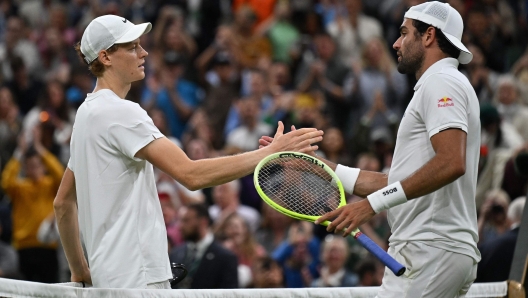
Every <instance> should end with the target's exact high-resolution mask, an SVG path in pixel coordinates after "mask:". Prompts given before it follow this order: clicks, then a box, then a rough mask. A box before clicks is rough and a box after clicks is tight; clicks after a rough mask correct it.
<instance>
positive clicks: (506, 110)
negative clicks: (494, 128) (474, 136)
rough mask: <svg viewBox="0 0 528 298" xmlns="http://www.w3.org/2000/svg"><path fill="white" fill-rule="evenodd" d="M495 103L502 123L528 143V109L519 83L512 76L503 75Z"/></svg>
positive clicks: (500, 78)
mask: <svg viewBox="0 0 528 298" xmlns="http://www.w3.org/2000/svg"><path fill="white" fill-rule="evenodd" d="M495 99H496V100H495V101H496V102H497V103H498V105H497V110H498V111H499V115H500V116H501V119H502V121H505V122H507V123H509V124H511V125H513V127H515V129H517V132H518V133H519V134H520V135H521V137H522V138H523V141H524V142H528V107H526V106H525V105H523V104H522V100H521V93H520V90H519V86H518V82H517V79H515V77H513V76H511V75H502V76H500V77H499V80H498V83H497V92H496V95H495Z"/></svg>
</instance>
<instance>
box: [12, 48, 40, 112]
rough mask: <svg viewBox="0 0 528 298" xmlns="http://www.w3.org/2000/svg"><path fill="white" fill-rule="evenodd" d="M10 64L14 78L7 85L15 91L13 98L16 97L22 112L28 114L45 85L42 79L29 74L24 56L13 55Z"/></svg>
mask: <svg viewBox="0 0 528 298" xmlns="http://www.w3.org/2000/svg"><path fill="white" fill-rule="evenodd" d="M4 65H5V64H4ZM9 66H10V69H11V70H12V72H13V78H12V79H11V80H8V81H7V84H6V86H7V87H8V88H9V89H10V90H11V92H12V93H13V98H15V100H16V102H15V103H16V104H17V106H18V107H19V108H20V113H21V114H22V115H26V114H27V113H28V112H29V110H31V109H32V108H33V107H34V106H35V105H36V103H37V99H38V98H39V96H40V92H41V90H42V89H43V88H44V86H43V85H42V83H41V82H40V81H38V80H35V79H34V78H32V77H31V76H30V75H29V73H28V70H27V68H26V65H25V62H24V60H23V59H22V58H20V57H18V56H15V57H12V58H11V59H9Z"/></svg>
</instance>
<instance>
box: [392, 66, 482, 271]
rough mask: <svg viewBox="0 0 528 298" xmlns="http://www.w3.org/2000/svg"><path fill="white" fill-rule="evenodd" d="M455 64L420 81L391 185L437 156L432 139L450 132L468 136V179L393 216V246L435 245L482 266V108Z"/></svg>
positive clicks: (403, 126)
mask: <svg viewBox="0 0 528 298" xmlns="http://www.w3.org/2000/svg"><path fill="white" fill-rule="evenodd" d="M457 66H458V62H457V60H455V59H453V58H445V59H442V60H440V61H438V62H436V63H435V64H433V65H432V66H430V67H429V68H428V69H427V70H426V71H425V73H424V74H423V75H422V76H421V78H420V79H419V80H418V83H417V84H416V86H415V92H414V96H413V98H412V100H411V102H410V103H409V106H408V107H407V110H406V111H405V114H404V116H403V119H402V121H401V124H400V127H399V129H398V137H397V140H396V148H395V152H394V158H393V163H392V166H391V169H390V172H389V180H388V183H389V184H392V183H394V182H396V181H402V180H404V179H405V178H407V177H409V176H410V175H411V174H412V173H414V172H416V171H417V170H418V169H419V168H421V167H422V166H423V165H425V164H426V163H427V162H428V161H429V160H431V159H432V158H433V157H434V156H435V152H434V150H433V146H432V144H431V140H430V138H431V137H433V136H434V135H435V134H437V133H439V132H441V131H442V130H444V129H448V128H457V129H461V130H463V131H465V132H466V133H467V140H466V173H465V174H464V175H463V176H461V177H460V178H458V179H457V180H455V181H453V182H452V183H450V184H448V185H446V186H444V187H442V188H440V189H439V190H437V191H434V192H432V193H430V194H428V195H425V196H423V197H419V198H416V199H413V200H410V201H408V202H407V203H405V204H402V205H399V206H396V207H393V208H391V209H389V210H388V213H387V217H388V221H389V225H390V226H391V230H392V236H391V237H390V239H389V241H390V242H391V245H395V244H397V243H398V242H406V241H429V243H430V244H429V245H431V246H434V247H437V248H441V249H444V250H447V251H451V252H457V253H460V254H466V255H468V256H470V257H472V258H473V259H475V260H476V261H478V260H480V252H479V251H478V249H477V241H478V233H477V211H476V206H475V189H476V184H477V167H478V159H479V155H480V154H479V153H480V108H479V103H478V99H477V97H476V95H475V92H474V91H473V88H472V87H471V84H470V83H469V81H468V80H467V78H466V77H465V76H464V75H463V74H462V73H460V72H459V71H458V69H457Z"/></svg>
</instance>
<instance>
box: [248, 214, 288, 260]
mask: <svg viewBox="0 0 528 298" xmlns="http://www.w3.org/2000/svg"><path fill="white" fill-rule="evenodd" d="M293 222H294V219H292V218H291V217H289V216H286V215H284V214H282V213H280V212H278V211H277V210H275V209H273V208H271V207H270V206H269V205H268V204H263V205H262V225H261V226H260V228H259V230H258V231H257V233H256V238H257V241H258V243H260V245H262V246H263V247H264V248H265V249H266V252H267V253H268V254H271V253H272V252H273V251H274V250H275V249H276V248H277V246H278V245H279V244H281V243H282V242H283V241H285V240H286V239H287V236H288V229H289V226H290V225H291V224H292V223H293Z"/></svg>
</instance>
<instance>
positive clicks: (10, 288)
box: [0, 278, 508, 298]
mask: <svg viewBox="0 0 528 298" xmlns="http://www.w3.org/2000/svg"><path fill="white" fill-rule="evenodd" d="M507 291H508V284H507V282H506V281H504V282H495V283H481V284H473V285H472V286H471V288H470V289H469V292H468V293H467V295H466V297H467V298H470V297H471V298H486V297H505V296H506V295H507ZM377 292H378V288H377V287H356V288H302V289H218V290H141V289H95V288H77V287H70V286H65V285H58V284H55V285H50V284H42V283H36V282H27V281H19V280H11V279H4V278H0V296H2V297H32V298H33V297H40V298H44V297H78V298H81V297H82V298H92V297H93V298H96V297H97V298H105V297H108V298H110V297H112V298H114V297H131V298H135V297H138V298H139V297H162V298H163V297H179V298H206V297H207V298H216V297H218V298H224V297H225V298H228V297H229V298H241V297H251V298H275V297H286V298H297V297H299V298H301V297H302V298H305V297H321V298H337V297H357V298H374V297H376V294H377Z"/></svg>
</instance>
